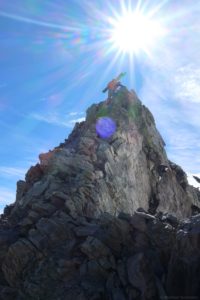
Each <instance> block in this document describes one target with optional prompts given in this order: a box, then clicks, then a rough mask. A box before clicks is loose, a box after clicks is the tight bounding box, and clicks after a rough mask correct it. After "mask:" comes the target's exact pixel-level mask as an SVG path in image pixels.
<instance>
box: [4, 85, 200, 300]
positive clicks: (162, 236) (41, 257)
mask: <svg viewBox="0 0 200 300" xmlns="http://www.w3.org/2000/svg"><path fill="white" fill-rule="evenodd" d="M164 145H165V144H164V141H163V139H162V137H161V136H160V134H159V132H158V131H157V129H156V125H155V121H154V118H153V116H152V114H151V112H150V111H149V110H148V109H147V108H146V107H145V106H144V105H142V103H141V101H140V100H139V99H138V98H137V96H136V94H135V93H134V92H133V91H128V90H127V89H126V88H125V87H123V88H121V89H120V90H119V91H117V93H116V94H115V95H114V96H113V98H112V99H111V100H110V101H104V102H101V103H99V104H94V105H92V106H91V107H90V108H89V109H88V110H87V117H86V120H85V121H84V122H81V123H77V124H76V125H75V128H74V130H73V131H72V133H71V134H70V136H69V137H68V139H67V140H65V141H64V142H63V143H61V144H60V145H59V146H57V147H55V148H54V149H53V150H51V151H49V152H47V153H41V154H40V155H39V161H40V162H39V163H38V164H36V165H35V166H32V167H31V168H30V169H29V170H28V172H27V174H26V177H25V181H23V180H20V181H18V183H17V195H16V201H15V203H14V204H12V205H10V206H9V207H6V208H5V210H4V214H3V215H2V216H1V219H0V242H1V250H0V265H1V269H0V280H1V282H0V283H1V284H0V299H4V300H9V299H12V300H26V299H30V300H35V299H38V300H44V299H48V300H53V299H60V300H64V299H70V300H78V299H79V300H86V299H87V300H88V299H96V300H101V299H108V300H116V299H120V300H125V299H138V300H139V299H161V298H167V297H168V296H167V295H172V296H173V297H174V296H177V297H179V296H180V293H181V295H183V297H184V296H188V295H191V296H197V295H199V294H198V293H199V290H198V287H199V285H198V282H197V281H198V278H199V269H198V262H199V249H197V248H198V246H197V245H198V239H199V232H200V230H199V228H200V227H199V224H200V218H199V215H198V213H199V212H200V208H199V207H200V192H199V191H198V190H197V189H195V188H193V187H191V186H189V185H188V183H187V177H186V174H185V173H184V171H183V170H182V169H181V167H179V166H177V165H176V164H174V163H172V162H171V161H169V160H168V158H167V155H166V152H165V149H164ZM192 214H193V215H195V216H192V217H191V215H192ZM184 217H188V218H189V217H190V219H186V220H184V219H183V218H184ZM184 270H186V271H185V273H184ZM188 274H189V275H188ZM191 274H192V275H191ZM180 278H181V280H182V282H183V283H185V282H187V284H180Z"/></svg>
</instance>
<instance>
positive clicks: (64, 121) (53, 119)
mask: <svg viewBox="0 0 200 300" xmlns="http://www.w3.org/2000/svg"><path fill="white" fill-rule="evenodd" d="M74 114H75V113H73V114H72V113H70V114H68V115H65V116H63V115H61V114H60V115H59V114H58V113H55V112H54V113H48V114H46V115H42V114H38V113H34V114H32V115H31V117H32V118H34V119H36V120H38V121H42V122H45V123H49V124H52V125H57V126H64V127H69V128H73V125H74V124H75V123H76V122H82V121H84V120H85V118H84V117H77V118H76V119H72V120H71V117H72V116H75V115H77V116H78V115H80V114H82V113H76V114H75V115H74Z"/></svg>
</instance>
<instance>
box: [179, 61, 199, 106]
mask: <svg viewBox="0 0 200 300" xmlns="http://www.w3.org/2000/svg"><path fill="white" fill-rule="evenodd" d="M174 85H175V87H176V88H175V97H176V99H178V100H179V101H187V102H188V101H189V102H192V103H199V104H200V65H199V66H198V65H197V66H195V65H193V64H188V65H186V66H183V67H180V68H179V69H178V70H177V71H176V74H175V77H174Z"/></svg>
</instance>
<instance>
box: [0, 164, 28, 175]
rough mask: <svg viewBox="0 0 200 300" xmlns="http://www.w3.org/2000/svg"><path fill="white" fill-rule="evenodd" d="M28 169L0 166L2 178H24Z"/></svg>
mask: <svg viewBox="0 0 200 300" xmlns="http://www.w3.org/2000/svg"><path fill="white" fill-rule="evenodd" d="M26 171H27V170H26V169H23V168H13V167H6V166H0V177H18V178H22V177H24V175H25V174H26Z"/></svg>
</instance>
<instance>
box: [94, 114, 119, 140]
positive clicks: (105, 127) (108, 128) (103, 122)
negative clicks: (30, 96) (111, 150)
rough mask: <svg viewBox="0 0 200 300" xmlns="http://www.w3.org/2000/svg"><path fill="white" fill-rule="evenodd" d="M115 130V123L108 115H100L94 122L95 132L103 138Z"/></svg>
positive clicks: (109, 135)
mask: <svg viewBox="0 0 200 300" xmlns="http://www.w3.org/2000/svg"><path fill="white" fill-rule="evenodd" d="M115 131H116V123H115V122H114V121H113V120H112V119H111V118H109V117H101V118H99V119H98V120H97V122H96V132H97V134H98V135H99V136H100V137H101V138H103V139H108V138H109V137H111V136H112V135H113V134H114V133H115Z"/></svg>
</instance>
